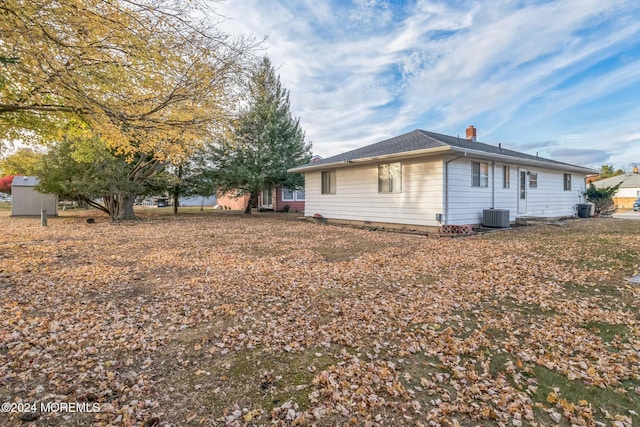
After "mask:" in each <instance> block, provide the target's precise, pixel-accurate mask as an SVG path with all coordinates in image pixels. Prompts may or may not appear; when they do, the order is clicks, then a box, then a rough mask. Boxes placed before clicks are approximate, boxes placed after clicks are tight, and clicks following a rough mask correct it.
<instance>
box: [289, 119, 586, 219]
mask: <svg viewBox="0 0 640 427" xmlns="http://www.w3.org/2000/svg"><path fill="white" fill-rule="evenodd" d="M289 171H290V172H301V173H304V175H305V190H306V194H305V196H306V199H305V216H307V217H312V216H321V217H323V218H325V219H326V220H327V221H329V222H332V221H336V222H347V223H356V224H363V223H364V224H367V225H369V224H370V225H372V226H373V225H382V226H385V225H390V226H391V225H395V226H397V225H402V226H403V227H406V226H411V227H409V228H416V229H417V228H419V227H424V228H426V229H431V228H433V227H440V226H442V225H477V224H482V223H483V221H484V216H485V215H486V214H492V212H489V211H488V212H487V213H485V212H484V211H485V210H488V209H497V210H498V209H499V210H501V211H500V213H501V214H505V215H506V216H507V218H508V221H509V222H514V221H515V220H516V218H518V217H564V216H573V215H575V214H576V204H578V203H582V202H583V201H584V191H585V180H584V179H585V176H586V175H588V174H592V173H594V172H595V170H593V169H590V168H586V167H582V166H576V165H572V164H567V163H561V162H557V161H554V160H549V159H544V158H541V157H538V156H533V155H529V154H525V153H520V152H517V151H513V150H508V149H506V148H504V147H502V146H501V145H500V144H499V145H498V146H494V145H489V144H484V143H481V142H476V129H475V128H474V127H473V126H470V127H469V128H467V138H466V139H463V138H459V137H454V136H448V135H442V134H438V133H434V132H427V131H423V130H415V131H413V132H409V133H406V134H404V135H400V136H397V137H394V138H391V139H387V140H384V141H381V142H378V143H376V144H372V145H368V146H366V147H362V148H359V149H356V150H353V151H349V152H346V153H342V154H338V155H336V156H333V157H329V158H327V159H323V160H320V161H317V162H315V163H309V164H307V165H303V166H298V167H295V168H292V169H290V170H289ZM506 211H508V212H506ZM502 216H503V217H504V215H502Z"/></svg>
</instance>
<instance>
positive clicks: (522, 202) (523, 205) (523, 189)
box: [518, 169, 527, 214]
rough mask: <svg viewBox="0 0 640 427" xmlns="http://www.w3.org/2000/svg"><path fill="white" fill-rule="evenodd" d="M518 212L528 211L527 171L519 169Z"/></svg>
mask: <svg viewBox="0 0 640 427" xmlns="http://www.w3.org/2000/svg"><path fill="white" fill-rule="evenodd" d="M518 175H519V179H518V213H519V214H524V213H527V171H526V170H524V169H519V170H518Z"/></svg>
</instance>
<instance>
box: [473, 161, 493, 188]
mask: <svg viewBox="0 0 640 427" xmlns="http://www.w3.org/2000/svg"><path fill="white" fill-rule="evenodd" d="M471 176H472V179H471V186H472V187H488V186H489V163H484V162H471Z"/></svg>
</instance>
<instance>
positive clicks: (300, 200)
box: [218, 187, 304, 212]
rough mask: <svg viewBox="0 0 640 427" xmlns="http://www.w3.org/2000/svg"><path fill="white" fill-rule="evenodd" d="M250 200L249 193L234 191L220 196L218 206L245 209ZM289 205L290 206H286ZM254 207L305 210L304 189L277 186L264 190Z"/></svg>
mask: <svg viewBox="0 0 640 427" xmlns="http://www.w3.org/2000/svg"><path fill="white" fill-rule="evenodd" d="M248 201H249V196H248V195H246V194H245V195H242V196H237V195H236V194H233V193H226V194H224V195H222V196H220V197H218V206H221V207H226V208H228V209H233V210H244V209H245V208H246V207H247V202H248ZM286 206H288V208H287V207H286ZM254 208H258V209H264V210H274V211H285V210H287V211H289V212H304V189H301V190H291V189H288V188H283V187H276V188H273V189H271V190H264V191H262V192H260V194H259V195H258V200H257V201H256V202H255V204H254Z"/></svg>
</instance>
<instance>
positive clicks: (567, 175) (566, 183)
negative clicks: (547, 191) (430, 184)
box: [563, 173, 571, 191]
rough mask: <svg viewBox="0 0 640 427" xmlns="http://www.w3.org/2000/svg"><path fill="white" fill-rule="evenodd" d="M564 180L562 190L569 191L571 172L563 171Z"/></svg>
mask: <svg viewBox="0 0 640 427" xmlns="http://www.w3.org/2000/svg"><path fill="white" fill-rule="evenodd" d="M563 181H564V191H571V174H570V173H565V174H563Z"/></svg>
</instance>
